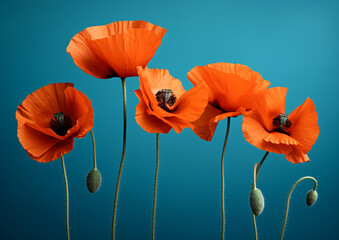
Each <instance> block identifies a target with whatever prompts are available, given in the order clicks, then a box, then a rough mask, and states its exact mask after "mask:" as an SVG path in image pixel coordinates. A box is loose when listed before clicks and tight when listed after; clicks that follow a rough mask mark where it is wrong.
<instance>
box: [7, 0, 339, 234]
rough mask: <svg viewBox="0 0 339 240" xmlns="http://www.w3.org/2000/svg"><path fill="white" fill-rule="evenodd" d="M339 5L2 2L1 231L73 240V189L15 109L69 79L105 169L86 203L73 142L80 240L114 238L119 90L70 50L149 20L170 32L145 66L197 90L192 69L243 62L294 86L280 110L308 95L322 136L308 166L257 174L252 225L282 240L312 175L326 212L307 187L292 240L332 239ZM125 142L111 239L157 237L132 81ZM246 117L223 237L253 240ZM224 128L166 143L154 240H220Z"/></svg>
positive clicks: (236, 134)
mask: <svg viewBox="0 0 339 240" xmlns="http://www.w3.org/2000/svg"><path fill="white" fill-rule="evenodd" d="M338 12H339V2H338V1H310V0H308V1H300V0H293V1H272V0H266V1H264V0H262V1H250V0H248V1H221V0H220V1H216V0H209V1H204V2H202V3H199V2H197V1H163V2H160V1H112V0H111V1H108V0H107V1H105V0H98V1H88V0H81V1H80V0H78V1H64V0H63V1H54V0H53V1H35V0H33V1H23V0H21V1H6V2H4V1H3V2H2V3H1V7H0V16H1V21H0V28H1V39H0V42H1V46H2V48H1V55H0V61H1V62H0V68H1V75H0V76H1V77H0V78H1V82H0V84H1V89H0V96H1V112H2V115H1V130H2V134H1V136H2V137H1V159H2V160H1V174H0V181H1V183H2V186H1V188H2V191H1V197H0V206H1V207H0V211H1V212H0V221H1V224H0V230H1V235H0V236H1V237H0V238H1V239H4V240H17V239H18V240H30V239H34V240H40V239H41V240H45V239H48V240H53V239H58V240H60V239H66V235H65V229H64V228H65V213H64V211H65V210H64V209H65V192H64V182H63V175H62V168H61V162H60V160H56V161H53V162H50V163H47V164H42V163H38V162H36V161H34V160H32V159H30V158H29V157H28V155H27V153H26V152H25V151H24V149H23V148H22V146H21V145H20V143H19V141H18V139H17V136H16V131H17V122H16V119H15V111H16V107H17V106H18V105H19V104H20V103H21V102H22V101H23V100H24V99H25V98H26V96H27V95H28V94H30V93H32V92H33V91H35V90H36V89H38V88H40V87H42V86H44V85H47V84H49V83H55V82H66V81H70V82H74V83H75V87H76V88H77V89H79V90H81V91H82V92H84V93H85V94H86V95H87V96H88V98H89V99H90V100H91V101H92V102H93V108H94V113H95V120H94V123H95V125H94V132H95V134H96V141H97V157H98V167H99V169H100V171H101V173H102V177H103V182H102V187H101V189H100V191H98V192H97V193H95V194H90V193H89V192H88V191H87V189H86V186H85V177H86V175H87V173H88V171H89V170H90V169H91V167H92V145H91V144H92V143H91V138H90V136H86V138H84V139H78V140H76V141H75V144H74V149H73V151H72V152H71V153H69V154H67V155H66V156H65V162H66V168H67V173H68V178H69V187H70V225H71V237H72V239H81V240H82V239H89V240H92V239H99V240H101V239H110V236H111V219H112V209H113V199H114V189H115V184H116V178H117V173H118V167H119V162H120V156H121V147H122V121H123V120H122V101H121V99H122V91H121V81H120V80H119V79H116V78H115V79H109V80H99V79H96V78H94V77H92V76H90V75H87V74H85V73H84V72H83V71H82V70H80V69H79V68H78V67H77V66H76V65H75V64H74V63H73V60H72V58H71V57H70V56H69V55H68V54H67V53H66V46H67V45H68V42H69V41H70V39H71V38H72V37H73V35H75V34H76V33H78V32H79V31H81V30H83V29H84V28H86V27H88V26H94V25H103V24H108V23H111V22H114V21H119V20H138V19H142V20H146V21H149V22H151V23H153V24H157V25H160V26H161V27H164V28H166V29H167V30H168V32H167V33H166V35H165V37H164V39H163V42H162V44H161V46H160V47H159V49H158V51H157V53H156V55H155V56H154V58H153V59H152V60H151V62H150V63H149V65H148V66H149V67H150V68H155V67H156V68H166V69H169V71H170V73H171V74H172V75H173V76H174V77H176V78H178V79H180V80H181V81H182V83H183V86H184V87H185V88H186V89H189V88H191V87H192V84H191V83H190V82H189V81H188V79H187V77H186V73H187V72H188V71H189V70H190V69H192V68H193V67H194V66H196V65H205V64H209V63H214V62H222V61H224V62H233V63H241V64H245V65H248V66H249V67H251V68H252V69H253V70H255V71H257V72H259V73H260V74H261V75H262V76H263V77H264V79H267V80H269V81H270V82H271V83H272V85H271V86H284V87H287V88H288V93H287V99H286V112H287V113H289V112H291V111H292V110H293V109H294V108H296V107H297V106H299V105H300V104H302V103H303V101H304V100H305V99H306V98H307V97H310V98H311V99H312V100H314V102H315V105H316V111H317V112H318V114H319V126H320V135H319V138H318V140H317V142H316V143H315V145H314V146H313V148H312V150H311V151H310V152H309V157H310V159H311V161H310V162H309V163H304V164H297V165H294V164H292V163H290V162H288V161H287V160H286V159H285V157H284V156H283V155H278V154H270V155H269V156H268V159H267V160H266V162H265V164H264V166H263V168H262V170H261V172H260V176H259V181H258V184H259V187H260V188H261V190H262V191H263V194H264V196H265V199H266V206H265V210H264V212H263V214H262V215H261V216H260V217H258V218H257V224H258V231H259V238H260V239H278V237H279V236H280V231H281V227H282V222H283V213H284V207H285V205H286V197H287V194H288V191H289V189H290V187H291V186H292V184H293V183H294V181H296V180H297V179H298V178H300V177H302V176H305V175H312V176H314V177H316V178H317V179H318V181H319V188H318V192H319V199H318V202H317V203H316V204H315V205H314V206H313V207H312V208H309V207H307V206H306V204H305V196H306V192H307V191H308V190H309V189H311V188H312V187H313V184H312V182H311V181H309V182H307V181H306V182H303V183H301V184H300V186H298V187H297V188H296V191H295V193H294V195H293V197H292V202H291V209H290V210H291V212H290V215H289V219H288V225H287V229H286V235H285V236H286V238H285V239H337V236H338V214H339V210H338V198H339V191H338V182H339V174H338V167H339V162H338V158H337V154H336V153H335V152H336V150H337V145H338V141H337V138H338V137H337V124H338V119H339V112H338V100H337V98H338V90H339V89H338V65H339V58H338V55H339V45H338V37H339V32H338V29H339V17H338ZM126 82H127V104H128V110H127V111H128V134H127V139H128V142H127V154H126V161H125V165H124V170H123V175H122V182H121V188H120V189H121V190H120V198H119V205H118V215H117V240H120V239H141V240H143V239H150V231H151V213H152V194H153V182H154V173H155V138H156V135H155V134H148V133H147V132H145V131H143V129H142V128H141V127H139V126H138V125H137V123H136V122H135V119H134V114H135V107H136V105H137V103H138V100H137V97H136V96H135V94H134V92H133V90H135V89H138V88H139V83H138V78H129V79H127V81H126ZM241 123H242V117H238V118H235V119H232V122H231V131H230V139H229V140H230V141H229V144H228V146H227V151H226V159H225V161H226V162H225V182H226V186H225V195H226V239H254V237H253V227H252V221H251V212H250V208H249V204H248V196H249V191H250V188H251V182H252V171H253V166H254V163H255V162H258V161H260V159H261V157H262V156H263V154H264V152H263V151H261V150H258V149H256V148H255V147H254V146H252V145H250V144H249V143H247V142H246V140H245V139H244V137H243V135H242V131H241ZM225 128H226V124H225V121H222V122H220V123H219V125H218V127H217V129H216V133H215V135H214V138H213V140H212V141H211V142H205V141H203V140H201V139H199V138H198V137H197V136H195V135H194V133H193V132H192V131H191V130H190V129H185V130H184V131H183V132H182V133H181V134H180V135H178V134H175V133H174V132H173V131H171V132H170V133H169V134H167V135H163V134H162V135H161V136H160V171H159V185H158V209H157V222H156V238H157V239H159V240H167V239H168V240H173V239H178V240H179V239H180V240H181V239H182V240H186V239H220V233H221V214H220V156H221V150H222V144H223V139H224V134H225Z"/></svg>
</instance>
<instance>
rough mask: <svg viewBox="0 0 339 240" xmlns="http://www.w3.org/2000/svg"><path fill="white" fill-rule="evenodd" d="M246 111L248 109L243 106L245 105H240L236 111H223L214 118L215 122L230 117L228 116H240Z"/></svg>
mask: <svg viewBox="0 0 339 240" xmlns="http://www.w3.org/2000/svg"><path fill="white" fill-rule="evenodd" d="M245 112H246V109H245V108H243V107H240V108H238V109H237V110H236V111H234V112H225V113H222V114H220V115H218V116H216V117H215V118H214V122H219V121H221V120H224V119H225V118H228V117H238V116H240V115H242V114H244V113H245Z"/></svg>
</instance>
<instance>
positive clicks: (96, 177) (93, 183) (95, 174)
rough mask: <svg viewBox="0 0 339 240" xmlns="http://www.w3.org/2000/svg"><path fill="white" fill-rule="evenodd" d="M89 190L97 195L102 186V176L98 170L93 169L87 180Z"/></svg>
mask: <svg viewBox="0 0 339 240" xmlns="http://www.w3.org/2000/svg"><path fill="white" fill-rule="evenodd" d="M86 184H87V188H88V190H89V191H90V192H91V193H95V192H96V191H97V190H98V189H99V187H100V185H101V174H100V172H99V170H98V169H96V168H95V169H92V170H91V171H90V172H89V173H88V175H87V179H86Z"/></svg>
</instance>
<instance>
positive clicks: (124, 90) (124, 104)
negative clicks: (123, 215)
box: [112, 78, 127, 240]
mask: <svg viewBox="0 0 339 240" xmlns="http://www.w3.org/2000/svg"><path fill="white" fill-rule="evenodd" d="M121 82H122V93H123V107H124V133H123V134H124V135H123V146H122V156H121V162H120V168H119V174H118V179H117V184H116V188H115V198H114V207H113V220H112V239H113V240H114V239H115V220H116V214H117V204H118V196H119V187H120V179H121V173H122V168H123V165H124V160H125V152H126V129H127V114H126V84H125V78H121Z"/></svg>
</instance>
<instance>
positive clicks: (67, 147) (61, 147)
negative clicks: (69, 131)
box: [28, 138, 74, 163]
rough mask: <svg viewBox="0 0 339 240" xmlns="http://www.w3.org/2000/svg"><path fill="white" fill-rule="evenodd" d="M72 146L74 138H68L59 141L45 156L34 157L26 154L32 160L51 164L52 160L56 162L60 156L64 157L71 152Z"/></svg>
mask: <svg viewBox="0 0 339 240" xmlns="http://www.w3.org/2000/svg"><path fill="white" fill-rule="evenodd" d="M73 144H74V138H69V139H67V140H66V141H60V142H58V143H57V144H55V145H54V146H53V147H52V148H51V149H50V150H49V151H47V152H46V153H45V154H43V155H41V156H39V157H35V156H33V155H31V154H30V153H29V152H28V155H29V156H30V157H31V158H33V159H34V160H36V161H38V162H43V163H46V162H51V161H53V160H56V159H58V158H60V157H61V156H62V155H65V154H67V153H69V152H70V151H72V149H73Z"/></svg>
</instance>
